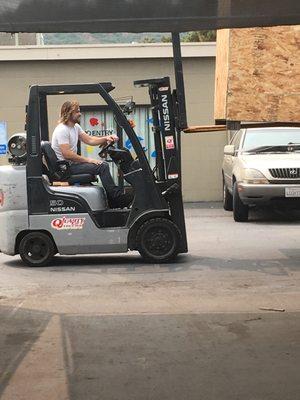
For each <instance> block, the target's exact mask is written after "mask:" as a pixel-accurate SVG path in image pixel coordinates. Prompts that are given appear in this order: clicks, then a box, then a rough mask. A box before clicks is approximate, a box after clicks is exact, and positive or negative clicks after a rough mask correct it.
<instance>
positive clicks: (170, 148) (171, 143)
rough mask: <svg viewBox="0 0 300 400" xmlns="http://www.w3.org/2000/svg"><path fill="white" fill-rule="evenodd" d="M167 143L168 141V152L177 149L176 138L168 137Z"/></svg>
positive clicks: (166, 138)
mask: <svg viewBox="0 0 300 400" xmlns="http://www.w3.org/2000/svg"><path fill="white" fill-rule="evenodd" d="M165 141H166V149H167V150H172V149H175V144H174V137H173V136H166V137H165Z"/></svg>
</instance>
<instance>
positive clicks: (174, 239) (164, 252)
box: [136, 218, 180, 263]
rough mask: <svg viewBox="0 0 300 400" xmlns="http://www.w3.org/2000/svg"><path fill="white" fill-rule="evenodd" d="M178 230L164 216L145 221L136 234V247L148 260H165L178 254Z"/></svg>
mask: <svg viewBox="0 0 300 400" xmlns="http://www.w3.org/2000/svg"><path fill="white" fill-rule="evenodd" d="M179 240H180V231H179V229H178V227H177V226H176V225H175V224H174V223H173V222H172V221H170V220H168V219H166V218H153V219H150V220H148V221H146V222H145V223H144V224H143V225H142V226H141V227H140V228H139V230H138V232H137V235H136V242H137V249H138V251H139V253H140V254H141V256H142V257H143V259H144V260H145V261H148V262H156V263H157V262H159V263H160V262H167V261H171V260H173V259H174V258H175V257H176V255H177V254H178V245H179Z"/></svg>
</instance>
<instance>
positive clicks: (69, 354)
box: [0, 306, 300, 400]
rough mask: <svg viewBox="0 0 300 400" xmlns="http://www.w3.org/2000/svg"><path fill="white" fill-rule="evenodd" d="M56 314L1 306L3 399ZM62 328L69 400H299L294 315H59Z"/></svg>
mask: <svg viewBox="0 0 300 400" xmlns="http://www.w3.org/2000/svg"><path fill="white" fill-rule="evenodd" d="M51 318H52V315H51V314H49V313H43V312H37V311H31V310H26V309H18V311H17V312H15V313H14V312H13V310H12V309H11V308H10V307H4V306H0V326H1V337H0V354H1V357H0V377H1V378H0V397H1V394H3V392H4V390H5V388H6V387H7V385H8V383H9V381H10V379H11V378H12V377H13V375H14V373H15V371H16V369H17V368H18V366H19V365H20V363H21V362H22V360H23V359H24V358H25V357H26V354H27V353H28V352H29V351H30V349H31V347H32V346H33V344H34V343H35V342H36V341H37V340H38V339H39V338H40V336H41V334H42V333H43V331H44V330H45V328H46V326H47V324H48V322H49V321H50V320H51ZM59 325H60V330H59V332H60V335H61V338H57V341H60V342H62V346H63V349H62V352H63V354H64V373H65V375H66V377H67V382H68V392H69V398H70V400H82V399H84V398H86V399H88V400H94V399H95V400H96V399H97V400H98V399H99V398H101V400H113V399H118V400H127V399H128V400H133V399H137V400H140V399H150V400H152V399H153V400H157V399H164V400H182V399H188V400H194V399H195V400H199V398H201V399H203V400H215V399H222V400H227V399H228V400H232V399H243V400H250V399H264V400H267V399H270V400H282V399H285V400H296V399H297V398H298V397H299V393H300V381H299V363H300V348H299V345H297V343H298V341H299V328H300V320H299V314H296V313H291V314H288V313H286V314H282V313H280V314H259V313H258V314H200V315H193V314H192V315H181V314H180V315H122V316H80V315H60V316H59ZM61 339H62V340H61ZM47 356H49V357H55V356H56V355H55V354H48V355H47V354H46V357H47ZM45 362H46V360H45ZM47 373H49V377H51V373H52V371H48V372H47ZM33 381H34V377H33ZM33 390H34V389H33Z"/></svg>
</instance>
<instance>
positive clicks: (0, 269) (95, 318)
mask: <svg viewBox="0 0 300 400" xmlns="http://www.w3.org/2000/svg"><path fill="white" fill-rule="evenodd" d="M186 221H187V229H188V237H189V247H190V252H189V254H188V255H184V256H180V257H179V258H178V260H177V262H176V263H173V264H168V265H146V264H144V263H143V262H142V261H141V259H140V257H139V255H138V254H124V255H105V256H101V255H100V256H92V257H87V256H85V257H83V256H78V257H56V258H55V262H54V264H53V265H52V266H50V267H46V268H35V269H33V268H31V269H30V268H26V267H24V266H23V265H22V263H21V262H20V260H19V258H18V257H13V258H11V257H7V256H5V255H3V254H1V255H0V398H1V400H41V399H43V400H65V399H66V400H67V399H71V400H81V399H84V400H94V399H95V400H96V399H97V400H98V399H99V400H100V399H101V400H144V399H145V400H146V399H147V400H194V399H195V400H196V399H197V400H200V399H201V400H298V399H299V398H300V379H299V369H300V318H299V311H300V293H299V286H300V285H299V282H300V218H299V216H298V217H297V216H295V215H292V214H289V215H288V216H283V215H281V214H277V213H273V212H272V211H270V210H267V211H266V212H260V213H257V212H256V213H253V214H252V217H251V221H250V222H249V223H245V224H238V223H234V222H233V219H232V215H231V213H227V212H225V211H223V210H222V208H221V206H220V204H198V205H188V206H187V208H186ZM268 309H269V310H268ZM272 310H273V311H272ZM275 310H277V311H275ZM280 310H281V311H280ZM283 310H284V311H283Z"/></svg>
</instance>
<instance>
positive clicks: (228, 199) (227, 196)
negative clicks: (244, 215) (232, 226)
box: [223, 177, 233, 211]
mask: <svg viewBox="0 0 300 400" xmlns="http://www.w3.org/2000/svg"><path fill="white" fill-rule="evenodd" d="M223 208H224V210H225V211H232V210H233V198H232V194H231V193H230V192H229V190H228V188H227V186H226V184H225V180H224V177H223Z"/></svg>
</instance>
